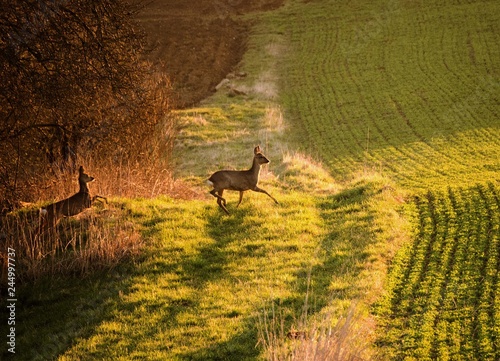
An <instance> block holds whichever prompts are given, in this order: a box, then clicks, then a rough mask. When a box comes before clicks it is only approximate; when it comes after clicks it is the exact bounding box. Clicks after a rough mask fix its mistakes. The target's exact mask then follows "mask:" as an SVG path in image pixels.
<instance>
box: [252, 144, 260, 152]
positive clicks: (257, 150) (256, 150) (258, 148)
mask: <svg viewBox="0 0 500 361" xmlns="http://www.w3.org/2000/svg"><path fill="white" fill-rule="evenodd" d="M253 153H254V154H257V153H260V145H258V146H256V147H255V149H254V150H253Z"/></svg>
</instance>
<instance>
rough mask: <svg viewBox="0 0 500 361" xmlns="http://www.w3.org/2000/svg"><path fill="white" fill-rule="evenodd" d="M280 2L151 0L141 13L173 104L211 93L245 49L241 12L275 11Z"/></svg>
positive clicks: (246, 27) (188, 102)
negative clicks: (171, 91)
mask: <svg viewBox="0 0 500 361" xmlns="http://www.w3.org/2000/svg"><path fill="white" fill-rule="evenodd" d="M283 2H284V0H195V1H189V0H155V1H153V2H152V3H150V4H148V5H147V6H146V7H145V8H144V9H143V10H142V11H141V12H140V13H139V14H138V17H137V18H138V20H139V22H140V24H141V25H142V26H143V27H144V29H145V30H146V33H147V34H148V40H149V46H150V48H151V53H150V57H151V59H152V60H153V61H154V62H155V63H157V64H158V65H159V66H160V67H161V69H163V70H164V71H165V72H166V73H167V74H168V75H169V77H170V79H171V81H172V84H173V87H174V92H175V99H173V106H174V107H176V108H181V107H186V106H191V105H193V104H195V103H197V102H199V101H200V100H202V99H203V98H205V97H207V96H208V95H210V94H211V93H213V92H214V91H215V86H216V85H217V84H218V83H219V82H220V81H221V80H222V79H224V78H225V77H226V75H227V74H228V73H230V72H231V71H233V70H234V68H235V67H236V65H237V64H238V63H239V62H240V61H241V59H242V56H243V53H244V52H245V47H246V41H247V37H248V31H249V27H250V24H249V23H248V22H246V21H244V20H243V17H242V15H243V14H247V13H250V12H257V11H266V10H271V9H275V8H277V7H279V6H281V5H282V4H283Z"/></svg>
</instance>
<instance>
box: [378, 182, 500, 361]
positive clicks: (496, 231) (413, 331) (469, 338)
mask: <svg viewBox="0 0 500 361" xmlns="http://www.w3.org/2000/svg"><path fill="white" fill-rule="evenodd" d="M499 199H500V189H498V187H496V186H495V185H493V184H491V183H490V184H488V185H478V186H476V187H474V188H470V189H460V188H459V189H452V188H450V189H448V191H447V192H439V193H433V192H428V193H427V194H425V195H424V196H420V197H415V201H414V217H415V224H416V225H417V229H416V234H415V242H413V243H412V244H409V245H408V246H407V247H406V248H405V249H403V250H402V251H401V252H400V253H399V254H398V256H397V259H396V260H395V263H394V266H393V267H392V270H391V272H390V275H389V279H390V281H389V282H388V284H389V290H388V295H387V297H386V298H385V299H384V300H383V301H382V305H381V310H383V311H382V312H381V314H382V315H383V316H384V317H383V322H382V323H383V324H384V327H385V328H386V329H387V333H386V336H385V337H383V339H381V341H380V342H381V345H384V346H387V350H389V352H388V353H389V354H390V355H391V356H392V357H394V358H395V359H418V360H432V359H440V360H449V359H459V358H470V357H473V358H474V359H482V360H495V359H498V358H499V357H500V350H499V349H498V346H496V344H497V341H498V340H499V337H500V327H499V326H500V319H499V315H500V313H499V312H500V292H499V290H500V283H499V282H500V280H499V274H498V273H499V266H500V255H499V247H500V207H499V206H500V201H499Z"/></svg>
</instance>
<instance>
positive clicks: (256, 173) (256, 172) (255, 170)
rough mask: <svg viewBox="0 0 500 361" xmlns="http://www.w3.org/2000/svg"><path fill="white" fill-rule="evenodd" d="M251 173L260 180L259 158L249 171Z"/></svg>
mask: <svg viewBox="0 0 500 361" xmlns="http://www.w3.org/2000/svg"><path fill="white" fill-rule="evenodd" d="M249 173H250V174H252V176H253V177H254V178H255V179H259V173H260V164H259V163H258V162H257V158H254V159H253V163H252V168H250V169H249Z"/></svg>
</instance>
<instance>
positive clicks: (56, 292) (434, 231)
mask: <svg viewBox="0 0 500 361" xmlns="http://www.w3.org/2000/svg"><path fill="white" fill-rule="evenodd" d="M499 13H500V6H499V5H497V2H494V1H480V2H475V3H469V2H465V1H463V2H460V1H453V2H452V1H441V2H438V3H437V2H428V3H416V2H408V1H396V0H388V1H385V2H381V1H380V2H370V1H335V2H333V1H327V0H321V1H320V0H314V1H307V2H306V1H298V0H290V1H288V2H287V3H286V5H285V6H284V7H282V8H280V9H278V10H274V11H272V12H267V13H264V14H261V15H255V14H253V15H248V16H249V17H253V20H254V24H255V25H254V27H253V30H252V35H251V38H250V41H249V44H248V52H247V54H246V55H245V57H244V59H243V62H242V63H241V65H240V70H242V71H245V72H246V73H247V74H248V76H247V77H245V78H242V79H235V80H232V85H233V87H234V88H237V89H239V90H241V91H243V92H245V93H246V94H247V95H245V96H236V97H227V95H226V92H225V91H224V90H221V91H219V92H218V93H217V94H215V95H214V96H213V97H211V98H209V99H207V100H206V101H204V102H203V103H202V104H200V106H199V107H196V108H192V109H185V110H182V111H178V116H179V118H180V121H181V124H182V127H181V131H180V134H179V137H178V140H177V146H176V154H175V158H176V162H177V164H176V169H177V177H179V178H182V179H183V180H184V181H185V182H186V183H188V184H190V185H191V186H192V187H193V189H197V194H198V197H197V198H198V199H194V200H172V199H170V198H167V197H159V198H155V199H137V200H129V199H114V200H112V202H111V206H110V207H115V208H117V209H121V210H123V212H125V214H126V217H127V221H128V222H132V223H134V224H136V225H137V227H138V229H139V230H140V232H141V234H142V236H143V238H144V239H145V240H146V242H147V246H146V247H145V249H144V250H143V253H142V255H141V256H140V257H139V258H137V259H136V260H135V261H134V262H133V263H129V264H124V265H122V266H117V267H115V269H113V270H112V271H109V272H107V273H105V274H97V275H94V276H92V277H87V278H86V279H84V280H82V281H79V282H78V283H77V284H75V281H74V280H64V279H62V280H58V279H54V280H51V281H43V280H41V281H39V282H38V283H37V284H36V285H35V286H33V287H30V289H29V290H28V289H25V290H23V292H22V293H21V294H20V296H19V298H20V302H19V308H18V318H19V320H22V321H19V327H18V330H17V331H18V337H17V342H18V347H19V350H20V351H19V354H18V355H16V356H17V358H16V359H18V358H19V359H26V360H36V359H40V360H42V359H43V360H45V359H53V358H58V359H60V360H94V359H109V360H128V359H149V360H257V359H276V360H279V359H290V358H291V356H290V355H293V354H295V355H296V359H301V360H304V359H306V358H305V357H303V354H300V352H302V351H298V350H299V349H300V347H302V346H301V345H304V344H305V347H310V349H309V350H308V352H309V355H312V354H314V353H315V352H316V354H317V355H319V354H320V353H322V352H320V351H319V347H318V344H319V343H317V344H314V342H315V340H318V339H320V338H321V337H320V336H321V335H322V337H327V338H328V336H325V334H326V335H327V334H328V331H329V330H330V329H331V327H333V328H334V329H335V330H337V331H336V332H332V336H331V337H330V339H332V340H333V343H335V342H337V343H339V342H343V344H342V345H344V346H345V348H344V349H343V351H342V352H344V353H342V357H343V358H342V359H348V358H349V357H350V356H353V355H359V356H360V357H362V358H363V359H369V358H372V357H374V355H375V354H380V355H382V356H381V358H382V359H395V360H402V359H406V360H417V359H418V360H424V359H429V360H430V359H442V360H446V359H449V360H456V359H491V360H494V359H498V358H499V350H498V348H497V346H496V343H497V341H498V339H499V338H500V334H499V317H500V315H498V312H499V306H498V305H499V297H500V296H499V295H498V289H499V283H498V279H499V273H498V272H499V269H500V264H499V244H498V242H499V239H500V210H499V205H500V204H499V197H500V189H499V187H500V185H499V180H500V163H499V159H500V147H499V146H498V144H499V143H500V122H499V120H498V112H499V107H498V104H499V99H498V97H499V94H500V92H499V82H498V78H499V76H500V75H499V70H500V51H499V46H500V43H499V41H498V36H499V34H500V32H499V28H498V27H499V25H498V21H497V20H498V14H499ZM257 144H260V145H261V146H262V147H263V151H264V153H265V154H266V156H268V157H269V158H270V159H271V163H270V164H269V165H268V166H266V167H265V168H264V170H263V173H262V187H263V188H264V189H266V190H267V191H269V192H270V193H271V194H272V195H273V196H274V197H275V198H277V199H278V200H279V202H280V204H279V205H275V204H274V203H273V202H272V201H271V200H270V199H269V198H267V197H265V196H264V195H262V194H256V193H253V194H248V195H246V196H245V199H244V200H243V203H242V204H241V206H240V207H239V208H238V209H236V208H235V207H234V205H235V204H236V201H237V197H238V196H237V193H235V194H231V193H228V203H229V204H228V209H229V211H230V212H231V213H232V214H231V215H230V216H225V215H224V214H223V213H222V212H221V211H220V209H219V208H218V207H217V204H216V202H215V199H214V198H213V197H211V196H210V195H208V194H207V193H208V190H209V189H208V187H205V186H203V181H204V179H206V178H207V177H208V176H209V175H210V174H211V172H213V171H215V170H218V169H221V168H228V167H234V168H239V169H241V168H245V167H249V166H250V164H251V159H252V149H253V147H254V146H255V145H257ZM398 250H399V251H398ZM396 251H398V252H396ZM389 264H390V265H391V267H390V270H389V272H388V270H387V267H388V265H389ZM387 273H388V277H386V274H387ZM350 315H355V317H351V316H350ZM325 322H326V323H327V325H326V326H325V324H324V323H325ZM3 325H4V324H2V326H3ZM344 326H345V327H344ZM335 327H340V328H335ZM339 329H340V330H341V331H338V330H339ZM294 330H295V331H297V332H299V334H300V333H301V332H302V333H304V334H306V335H308V337H307V340H303V341H300V340H299V341H294V340H290V339H289V338H288V337H287V336H286V335H287V333H288V332H289V331H294ZM311 340H312V341H311ZM309 341H311V342H309ZM332 347H335V346H332ZM21 350H22V351H21ZM339 352H340V351H339ZM323 354H324V353H323ZM4 355H6V354H4ZM299 355H302V356H299ZM287 357H288V358H287Z"/></svg>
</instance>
